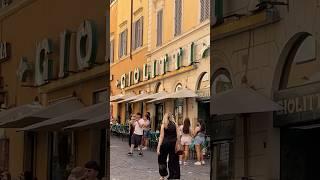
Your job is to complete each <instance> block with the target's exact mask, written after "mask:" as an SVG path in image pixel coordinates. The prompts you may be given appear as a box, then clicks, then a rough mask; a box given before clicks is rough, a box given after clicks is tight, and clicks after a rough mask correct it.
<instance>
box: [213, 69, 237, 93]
mask: <svg viewBox="0 0 320 180" xmlns="http://www.w3.org/2000/svg"><path fill="white" fill-rule="evenodd" d="M212 86H213V88H212V90H213V92H212V94H218V93H221V92H224V91H226V90H228V89H232V81H231V79H230V73H229V72H228V71H227V70H226V69H219V70H217V71H216V72H215V73H214V75H213V83H212Z"/></svg>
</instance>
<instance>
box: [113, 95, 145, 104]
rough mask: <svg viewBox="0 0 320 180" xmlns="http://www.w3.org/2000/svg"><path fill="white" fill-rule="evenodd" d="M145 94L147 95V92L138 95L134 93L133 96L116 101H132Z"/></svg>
mask: <svg viewBox="0 0 320 180" xmlns="http://www.w3.org/2000/svg"><path fill="white" fill-rule="evenodd" d="M145 96H148V94H138V95H135V96H131V97H128V98H126V99H124V100H122V101H119V102H118V103H125V102H130V101H134V100H137V99H139V98H142V97H145Z"/></svg>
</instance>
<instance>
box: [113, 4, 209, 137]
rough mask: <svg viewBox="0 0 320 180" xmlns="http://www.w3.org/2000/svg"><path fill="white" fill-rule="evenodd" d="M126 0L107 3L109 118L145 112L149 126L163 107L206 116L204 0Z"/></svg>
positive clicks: (121, 118) (179, 113) (206, 22)
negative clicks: (109, 62)
mask: <svg viewBox="0 0 320 180" xmlns="http://www.w3.org/2000/svg"><path fill="white" fill-rule="evenodd" d="M128 2H130V1H125V0H115V1H113V2H112V3H111V5H110V14H111V15H110V17H111V27H110V37H111V38H110V41H111V46H110V47H111V48H110V50H111V52H110V54H111V57H113V58H112V59H111V62H112V63H111V65H110V74H111V75H110V80H111V81H110V83H111V84H110V86H111V91H110V92H111V94H110V96H111V97H110V101H111V102H110V114H111V119H112V120H113V121H118V122H119V123H121V124H126V123H127V120H128V117H129V115H130V114H131V113H137V112H140V113H143V114H145V113H147V112H150V114H151V124H152V130H153V131H156V130H159V128H160V124H161V121H162V118H163V115H164V113H166V112H171V113H174V114H175V117H176V118H177V119H178V120H179V123H182V121H183V119H184V118H186V117H189V118H190V119H191V120H192V124H195V122H196V120H197V119H199V118H201V119H203V120H207V119H209V116H210V115H209V110H210V108H209V98H210V82H209V80H210V78H209V74H210V50H209V49H210V20H209V17H210V9H209V8H210V3H209V0H199V1H198V0H197V1H186V0H155V1H147V0H141V1H131V4H130V3H129V4H128Z"/></svg>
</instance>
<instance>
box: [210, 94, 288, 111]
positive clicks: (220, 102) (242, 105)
mask: <svg viewBox="0 0 320 180" xmlns="http://www.w3.org/2000/svg"><path fill="white" fill-rule="evenodd" d="M211 107H212V113H213V114H214V115H226V114H243V113H259V112H271V111H279V110H282V109H283V107H282V106H280V105H279V104H277V103H276V102H274V101H272V100H270V99H269V98H267V97H265V96H263V95H261V94H259V93H258V92H257V91H255V90H253V89H251V88H234V89H231V90H228V91H225V92H222V93H220V94H217V95H216V96H214V97H213V101H212V103H211Z"/></svg>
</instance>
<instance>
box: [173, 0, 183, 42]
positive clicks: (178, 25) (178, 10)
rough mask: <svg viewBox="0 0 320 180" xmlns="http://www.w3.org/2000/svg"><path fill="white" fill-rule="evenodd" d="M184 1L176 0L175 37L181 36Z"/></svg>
mask: <svg viewBox="0 0 320 180" xmlns="http://www.w3.org/2000/svg"><path fill="white" fill-rule="evenodd" d="M181 20H182V0H175V16H174V36H178V35H180V34H181Z"/></svg>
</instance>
